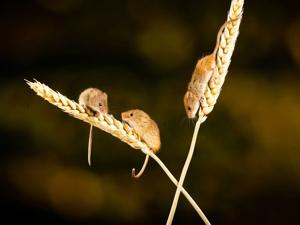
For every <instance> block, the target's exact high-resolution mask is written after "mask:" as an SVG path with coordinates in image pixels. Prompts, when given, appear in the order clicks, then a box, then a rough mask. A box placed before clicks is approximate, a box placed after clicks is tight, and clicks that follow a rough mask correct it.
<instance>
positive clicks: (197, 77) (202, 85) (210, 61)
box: [183, 18, 239, 119]
mask: <svg viewBox="0 0 300 225" xmlns="http://www.w3.org/2000/svg"><path fill="white" fill-rule="evenodd" d="M238 19H239V18H238ZM235 20H237V19H235ZM235 20H231V21H226V22H225V23H224V24H223V25H222V26H221V28H220V29H219V32H218V35H217V41H216V46H215V49H214V51H213V53H212V54H210V55H207V56H205V57H203V58H201V59H200V60H198V62H197V64H196V68H195V70H194V72H193V75H192V79H191V81H190V83H189V85H188V90H187V92H186V93H185V95H184V98H183V102H184V108H185V111H186V114H187V117H188V118H189V119H193V118H195V116H196V113H197V112H198V110H199V107H200V104H201V103H202V102H203V99H204V98H205V96H204V93H205V89H206V87H207V86H208V82H209V80H210V79H211V77H214V76H216V75H217V73H218V68H217V62H216V55H217V52H218V49H219V46H220V39H221V35H222V33H223V30H224V28H225V26H226V25H227V24H228V23H231V22H232V21H235Z"/></svg>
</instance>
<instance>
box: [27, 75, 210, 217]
mask: <svg viewBox="0 0 300 225" xmlns="http://www.w3.org/2000/svg"><path fill="white" fill-rule="evenodd" d="M26 82H27V84H28V85H29V86H30V88H31V89H32V90H34V91H35V92H36V94H37V95H39V96H40V97H42V98H43V99H45V100H46V101H48V102H49V103H51V104H53V105H55V106H57V107H58V108H60V109H62V110H63V111H64V112H66V113H68V114H70V115H71V116H73V117H75V118H77V119H80V120H82V121H84V122H87V123H89V124H91V125H93V126H94V127H97V128H99V129H101V130H103V131H105V132H107V133H109V134H111V135H113V136H115V137H117V138H118V139H120V140H121V141H123V142H125V143H127V144H128V145H130V146H131V147H133V148H135V149H140V150H141V151H142V152H143V153H144V154H146V155H149V156H150V157H151V158H153V159H154V160H155V161H156V162H157V163H158V164H159V166H160V167H161V168H162V169H163V171H164V172H165V173H166V174H167V176H168V177H169V178H170V180H171V181H172V182H173V183H174V184H175V186H177V184H178V181H177V180H176V179H175V177H174V176H173V175H172V173H171V172H170V171H169V170H168V168H167V167H166V166H165V165H164V163H163V162H162V161H161V160H160V159H159V158H158V157H157V156H156V155H155V154H154V153H153V152H152V151H151V150H150V148H149V147H148V146H147V145H146V143H144V142H143V141H142V140H141V138H140V137H139V135H137V134H136V133H135V132H134V131H133V130H132V128H131V127H129V126H128V125H127V124H125V123H122V122H120V121H119V120H116V119H115V118H114V117H113V116H112V115H110V114H100V116H99V117H94V116H90V115H88V113H87V112H86V111H85V109H84V108H83V107H82V106H80V105H79V104H78V103H77V102H75V101H72V100H70V99H68V98H67V97H65V96H63V95H62V94H60V93H59V92H55V91H53V90H52V89H51V88H49V87H48V86H47V85H45V84H42V83H40V82H38V81H37V80H35V81H34V82H30V81H26ZM181 191H182V193H183V195H184V196H185V197H186V198H187V200H188V201H189V202H190V204H191V205H192V206H193V207H194V209H195V210H196V211H197V213H198V214H199V216H200V217H202V218H203V217H205V216H204V214H203V212H202V211H201V209H200V208H199V206H198V205H197V203H196V202H195V201H194V200H193V198H192V197H191V196H190V195H189V193H188V192H187V191H186V190H185V189H184V188H181Z"/></svg>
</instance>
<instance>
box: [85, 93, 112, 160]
mask: <svg viewBox="0 0 300 225" xmlns="http://www.w3.org/2000/svg"><path fill="white" fill-rule="evenodd" d="M79 104H80V105H81V106H82V107H84V108H85V109H86V111H87V112H88V114H89V115H92V116H96V117H98V116H99V114H100V113H108V105H107V94H106V93H105V92H103V91H100V90H99V89H97V88H87V89H85V90H84V91H83V92H81V94H80V96H79ZM92 139H93V125H91V126H90V134H89V142H88V163H89V166H91V153H92Z"/></svg>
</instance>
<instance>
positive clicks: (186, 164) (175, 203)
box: [167, 116, 210, 225]
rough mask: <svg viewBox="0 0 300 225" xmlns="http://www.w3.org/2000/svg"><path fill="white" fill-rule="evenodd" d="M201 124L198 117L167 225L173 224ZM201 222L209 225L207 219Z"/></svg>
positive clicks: (200, 119) (200, 118)
mask: <svg viewBox="0 0 300 225" xmlns="http://www.w3.org/2000/svg"><path fill="white" fill-rule="evenodd" d="M201 122H202V117H201V116H199V118H198V121H197V123H196V126H195V129H194V134H193V138H192V143H191V146H190V150H189V153H188V156H187V158H186V161H185V163H184V166H183V169H182V172H181V175H180V178H179V183H178V185H177V189H176V193H175V196H174V199H173V203H172V207H171V210H170V213H169V217H168V220H167V225H171V224H172V222H173V218H174V215H175V211H176V208H177V204H178V200H179V196H180V192H181V188H182V185H183V182H184V179H185V176H186V174H187V171H188V169H189V165H190V162H191V160H192V157H193V154H194V149H195V144H196V140H197V136H198V131H199V128H200V125H201ZM203 221H204V222H205V224H207V225H208V224H210V223H209V221H208V220H207V219H206V220H204V219H203Z"/></svg>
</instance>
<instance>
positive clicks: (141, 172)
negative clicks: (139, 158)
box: [131, 154, 149, 178]
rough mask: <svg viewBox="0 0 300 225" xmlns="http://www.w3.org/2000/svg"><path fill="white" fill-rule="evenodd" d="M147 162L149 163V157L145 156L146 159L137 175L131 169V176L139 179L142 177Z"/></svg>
mask: <svg viewBox="0 0 300 225" xmlns="http://www.w3.org/2000/svg"><path fill="white" fill-rule="evenodd" d="M148 161H149V155H148V154H147V155H146V157H145V160H144V164H143V166H142V168H141V170H140V172H138V174H136V173H135V168H133V169H132V171H131V174H132V177H133V178H140V177H141V176H142V175H143V173H144V171H145V169H146V167H147V164H148Z"/></svg>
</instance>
